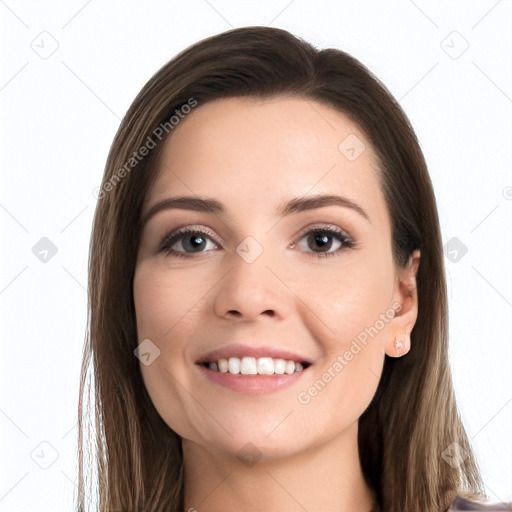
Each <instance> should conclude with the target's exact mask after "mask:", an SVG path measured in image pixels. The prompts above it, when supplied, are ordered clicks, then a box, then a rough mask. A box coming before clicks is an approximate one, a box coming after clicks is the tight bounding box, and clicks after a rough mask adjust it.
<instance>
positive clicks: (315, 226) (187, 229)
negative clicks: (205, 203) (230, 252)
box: [161, 222, 354, 245]
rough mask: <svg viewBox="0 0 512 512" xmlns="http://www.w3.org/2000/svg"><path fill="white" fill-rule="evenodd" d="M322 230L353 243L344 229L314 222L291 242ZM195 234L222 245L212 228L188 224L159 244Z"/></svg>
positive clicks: (331, 224) (169, 234) (352, 239)
mask: <svg viewBox="0 0 512 512" xmlns="http://www.w3.org/2000/svg"><path fill="white" fill-rule="evenodd" d="M324 230H325V231H329V232H331V233H333V234H334V235H338V236H345V237H347V238H348V239H349V240H351V241H354V238H353V237H352V235H351V234H350V233H349V232H348V231H347V230H346V229H344V228H342V227H340V226H336V225H335V224H333V223H327V222H314V223H312V224H310V225H308V226H306V227H305V228H303V229H302V230H300V232H299V233H298V234H297V235H295V236H294V239H293V241H294V242H295V241H299V240H301V239H302V238H303V237H304V236H305V235H307V234H309V233H311V232H314V231H319V232H320V231H324ZM196 232H197V233H203V234H205V235H206V236H208V237H209V238H210V239H211V240H212V241H213V242H214V243H216V244H220V245H223V244H224V241H223V239H222V237H219V238H221V240H222V242H219V240H217V236H216V235H213V233H215V230H213V229H212V228H210V227H208V226H205V225H202V224H188V225H184V226H181V227H178V228H176V229H174V230H172V231H170V232H169V233H168V234H167V235H165V236H164V237H163V238H162V240H161V244H163V243H165V242H166V241H168V240H169V241H170V240H171V239H173V238H176V239H177V240H179V239H180V237H181V235H186V234H187V233H196ZM174 242H175V241H173V243H174Z"/></svg>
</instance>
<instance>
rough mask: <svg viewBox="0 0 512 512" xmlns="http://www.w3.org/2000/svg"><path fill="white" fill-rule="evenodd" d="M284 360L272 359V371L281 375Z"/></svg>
mask: <svg viewBox="0 0 512 512" xmlns="http://www.w3.org/2000/svg"><path fill="white" fill-rule="evenodd" d="M285 364H286V361H285V360H284V359H274V373H277V375H282V374H283V373H284V367H285Z"/></svg>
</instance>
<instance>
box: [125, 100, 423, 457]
mask: <svg viewBox="0 0 512 512" xmlns="http://www.w3.org/2000/svg"><path fill="white" fill-rule="evenodd" d="M322 195H326V196H330V197H331V199H325V200H321V199H318V198H319V197H320V196H322ZM185 196H187V197H190V198H192V199H193V201H192V199H190V200H188V201H187V200H183V201H182V202H181V203H174V204H171V203H170V202H169V203H167V206H168V207H161V208H158V210H156V209H154V210H153V212H152V214H149V216H147V213H148V212H149V211H150V210H152V207H153V206H154V205H157V204H159V203H161V202H162V201H168V200H170V199H172V198H180V197H185ZM334 197H338V199H337V200H334V199H333V198H334ZM315 198H316V199H315ZM203 199H207V200H208V201H210V202H208V203H203V202H202V200H203ZM211 202H214V203H213V206H212V203H211ZM146 206H147V207H146V209H145V211H144V216H147V222H146V223H145V225H144V228H143V233H142V238H141V244H140V249H139V253H138V259H137V266H136V271H135V277H134V283H133V287H134V288H133V290H134V299H135V310H136V317H137V330H138V342H139V343H142V342H144V343H143V345H142V346H141V349H140V352H141V353H143V354H144V356H141V357H140V358H141V370H142V375H143V378H144V382H145V385H146V388H147V390H148V392H149V395H150V397H151V399H152V401H153V403H154V405H155V407H156V409H157V410H158V412H159V414H160V415H161V416H162V418H163V419H164V421H165V422H166V423H167V424H168V425H169V426H170V427H171V428H172V429H173V430H174V431H175V432H177V433H178V434H179V435H180V436H181V437H182V438H183V440H184V443H186V442H191V443H193V444H194V446H197V445H199V446H200V447H202V449H204V450H207V451H208V452H210V453H211V454H216V455H223V456H237V455H238V457H239V458H240V457H246V458H249V459H250V458H251V457H252V458H259V457H269V458H270V457H284V456H290V455H293V454H295V453H298V452H302V451H304V450H307V449H309V448H313V447H315V446H320V445H322V444H324V443H326V442H328V441H329V440H333V439H335V438H341V437H343V436H344V435H345V434H348V433H350V434H351V435H352V436H353V434H354V432H356V431H357V420H358V418H359V417H360V415H361V414H362V413H363V411H364V410H365V409H366V408H367V406H368V405H369V403H370V401H371V399H372V397H373V395H374V393H375V391H376V388H377V384H378V382H379V378H380V375H381V372H382V367H383V362H384V355H385V353H388V354H389V355H392V356H393V355H396V353H395V352H394V351H393V342H394V340H395V338H396V337H397V336H400V335H403V334H405V333H406V332H407V333H409V332H410V330H411V329H412V324H413V322H414V320H415V317H414V318H413V316H414V314H413V313H411V312H409V313H407V314H404V311H406V309H402V311H401V313H397V314H396V315H395V311H397V310H398V309H399V304H403V303H404V301H406V294H405V293H404V292H403V290H402V286H401V285H400V279H401V277H400V275H399V273H398V272H397V269H396V268H395V266H394V263H393V259H392V252H391V227H390V220H389V217H388V213H387V209H386V204H385V201H384V198H383V195H382V192H381V190H380V188H379V184H378V178H377V160H376V156H375V154H374V152H373V150H372V148H371V146H370V143H369V141H368V140H367V138H366V137H365V135H364V134H363V133H362V132H361V130H360V129H359V128H358V127H357V126H356V125H355V124H354V123H353V122H351V121H350V120H349V119H348V118H347V117H346V116H344V115H343V114H341V113H340V112H338V111H336V110H334V109H331V108H328V107H326V106H324V105H322V104H319V103H317V102H314V101H309V100H308V101H307V100H304V99H299V98H284V99H283V98H279V99H271V100H256V99H248V98H241V99H240V98H238V99H222V100H217V101H214V102H210V103H207V104H205V105H199V106H198V107H197V108H196V109H195V110H193V111H192V113H190V114H189V115H188V117H186V118H185V119H183V120H182V121H181V122H180V124H179V125H178V126H177V127H175V128H174V130H173V132H172V135H171V137H170V138H169V139H168V140H167V141H166V143H165V148H164V152H163V159H162V162H161V169H160V173H159V176H158V179H157V181H156V183H155V185H154V187H153V189H152V190H151V191H150V195H149V198H148V200H147V203H146ZM160 206H162V205H160ZM183 228H186V229H187V230H190V231H192V232H188V233H185V234H181V236H178V235H176V236H173V234H176V231H177V230H178V229H183ZM326 230H327V231H326ZM169 234H171V237H170V238H167V242H165V243H164V239H165V238H166V237H167V236H168V235H169ZM163 246H166V247H163ZM411 315H412V316H411ZM144 340H150V341H144ZM230 357H232V358H233V359H231V360H230ZM244 358H247V359H244ZM280 359H282V360H284V362H282V361H279V360H280ZM219 360H227V361H226V362H224V361H220V362H219ZM288 361H293V362H291V363H290V362H288ZM209 362H210V363H214V364H212V365H211V366H213V369H212V368H210V367H209V366H208V364H207V363H209ZM294 363H302V364H303V366H305V368H304V369H303V370H302V371H300V365H299V364H297V365H296V364H294ZM239 364H241V366H242V371H243V372H244V374H236V373H234V372H236V371H237V366H238V365H239ZM215 365H217V370H216V369H215ZM226 366H227V367H228V371H227V372H225V370H226ZM219 368H220V369H219ZM220 370H222V371H220ZM231 372H233V373H231ZM254 372H257V374H256V375H254V374H253V373H254ZM258 372H259V373H258ZM283 372H284V373H283ZM288 372H293V373H288ZM247 443H251V444H250V445H248V444H247Z"/></svg>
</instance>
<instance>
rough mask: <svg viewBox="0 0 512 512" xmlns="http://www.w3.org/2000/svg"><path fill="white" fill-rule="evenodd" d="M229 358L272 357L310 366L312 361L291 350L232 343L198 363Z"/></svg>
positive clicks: (209, 354)
mask: <svg viewBox="0 0 512 512" xmlns="http://www.w3.org/2000/svg"><path fill="white" fill-rule="evenodd" d="M230 357H238V358H242V357H272V358H274V359H285V360H287V361H295V362H298V363H308V364H312V361H311V360H310V359H309V358H307V357H304V356H303V355H301V354H298V353H296V352H293V351H291V350H288V349H285V348H279V347H272V346H256V347H255V346H249V345H243V344H241V343H233V344H231V345H226V346H225V347H221V348H217V349H215V350H212V351H211V352H208V353H207V354H205V355H204V356H202V357H200V358H199V359H198V360H197V361H196V362H198V363H212V362H215V361H218V360H219V359H229V358H230Z"/></svg>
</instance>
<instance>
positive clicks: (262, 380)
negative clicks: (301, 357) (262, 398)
mask: <svg viewBox="0 0 512 512" xmlns="http://www.w3.org/2000/svg"><path fill="white" fill-rule="evenodd" d="M196 366H198V367H199V370H200V371H201V373H202V374H203V375H204V376H205V377H207V378H208V379H209V380H210V381H211V382H214V383H216V384H219V385H220V386H223V387H225V388H228V389H231V390H233V391H238V392H239V393H245V394H247V395H266V394H269V393H275V392H277V391H281V390H282V389H285V388H287V387H289V386H291V385H293V384H294V383H295V382H297V381H298V380H299V379H300V378H301V377H302V374H303V373H304V372H307V371H308V369H309V367H308V368H306V369H304V370H302V371H300V372H294V373H291V374H286V373H285V374H283V375H275V374H274V375H242V374H240V373H239V374H234V373H222V372H216V371H214V370H211V369H210V368H207V367H206V366H203V365H201V364H198V365H196Z"/></svg>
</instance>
